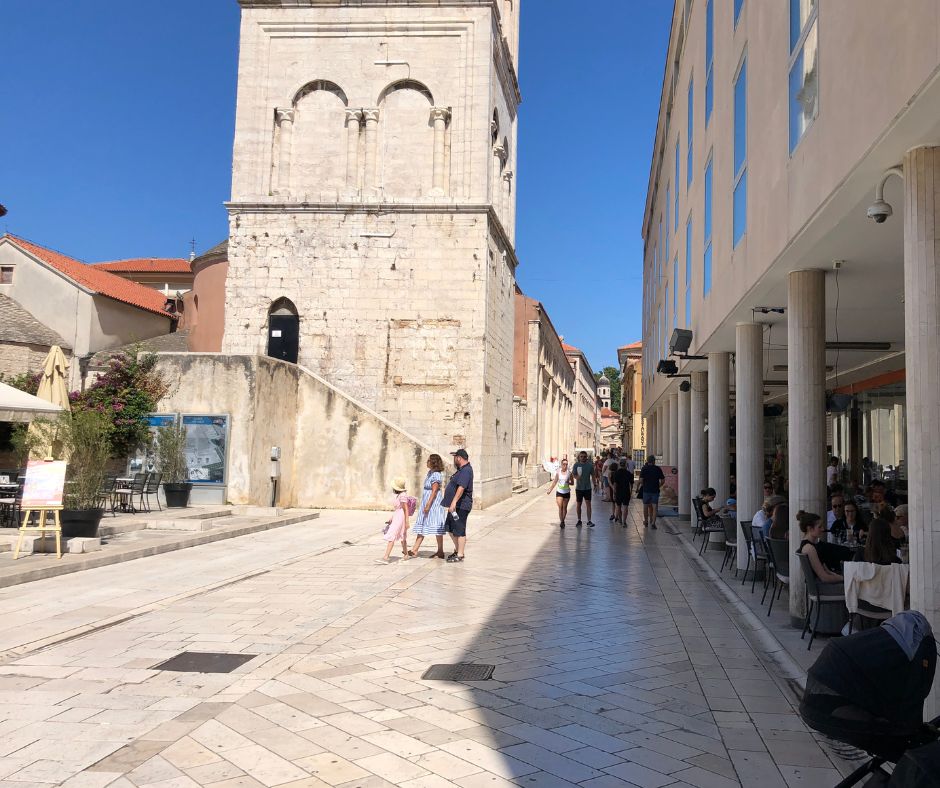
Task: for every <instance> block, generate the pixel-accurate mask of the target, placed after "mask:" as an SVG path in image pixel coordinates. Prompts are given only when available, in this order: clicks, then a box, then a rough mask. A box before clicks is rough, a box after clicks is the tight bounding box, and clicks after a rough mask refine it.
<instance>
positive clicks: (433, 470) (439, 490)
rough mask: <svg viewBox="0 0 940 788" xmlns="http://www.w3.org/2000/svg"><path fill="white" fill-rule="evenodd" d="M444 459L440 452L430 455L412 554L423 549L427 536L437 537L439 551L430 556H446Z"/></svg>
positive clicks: (416, 521) (415, 526) (416, 520)
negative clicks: (422, 545)
mask: <svg viewBox="0 0 940 788" xmlns="http://www.w3.org/2000/svg"><path fill="white" fill-rule="evenodd" d="M443 487H444V460H442V459H441V455H440V454H432V455H431V456H430V457H428V475H427V476H425V477H424V492H423V493H422V495H421V505H420V506H419V507H418V517H417V519H415V525H414V529H413V532H414V535H415V543H414V547H413V548H412V549H411V555H413V556H416V555H417V554H418V550H420V549H421V543H422V542H424V537H425V536H433V537H435V538H436V539H437V552H436V553H431V555H430V556H429V557H430V558H444V557H445V556H444V526H445V525H446V523H445V520H446V519H447V510H446V509H445V508H444V507H443V506H441V501H442V500H443V499H444V491H443Z"/></svg>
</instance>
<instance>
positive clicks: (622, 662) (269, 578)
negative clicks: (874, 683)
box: [0, 491, 839, 788]
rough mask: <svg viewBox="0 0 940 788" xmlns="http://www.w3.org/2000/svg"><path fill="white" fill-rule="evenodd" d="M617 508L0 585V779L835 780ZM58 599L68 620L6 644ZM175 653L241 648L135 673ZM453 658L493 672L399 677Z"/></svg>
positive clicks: (254, 540)
mask: <svg viewBox="0 0 940 788" xmlns="http://www.w3.org/2000/svg"><path fill="white" fill-rule="evenodd" d="M636 504H637V502H636V501H634V503H633V504H632V508H631V522H630V523H629V527H627V528H622V527H620V526H619V525H612V524H610V523H609V522H608V510H607V507H606V505H604V504H601V505H599V507H598V509H599V510H600V511H598V512H597V513H596V517H595V520H596V522H597V527H596V528H593V529H592V528H587V527H586V526H585V527H583V528H576V527H575V526H574V523H575V519H576V518H575V517H574V516H573V514H569V517H568V527H567V528H566V529H565V530H564V531H562V530H560V529H559V528H558V526H557V522H556V518H555V506H554V499H553V497H549V496H546V495H544V491H543V492H539V491H535V492H533V493H530V494H529V496H528V498H516V499H514V501H512V502H507V503H505V504H503V505H501V506H500V507H498V508H497V509H496V510H495V511H491V512H489V513H487V514H486V515H482V514H480V515H476V514H475V515H472V516H471V520H470V543H469V545H468V548H467V560H466V561H465V562H464V563H463V564H446V563H444V562H443V561H440V560H437V559H430V558H425V557H419V558H414V559H411V560H409V561H403V560H393V562H392V563H391V564H390V565H377V564H376V563H375V558H377V557H379V556H380V555H381V552H382V549H383V544H382V542H381V537H380V534H379V528H380V523H379V524H378V525H377V521H378V519H379V516H378V515H376V514H374V513H373V514H368V513H344V512H335V513H325V514H324V516H323V517H322V518H321V519H320V520H319V521H316V524H315V525H313V526H309V525H304V524H301V525H296V526H288V527H286V528H282V529H278V530H277V531H275V532H269V533H267V534H261V535H258V536H255V537H243V538H241V539H234V540H230V541H227V542H220V543H217V544H212V545H206V546H203V547H200V548H193V549H192V550H188V551H184V552H182V553H174V554H168V555H164V556H156V557H153V558H148V559H142V560H140V561H133V562H130V563H127V564H123V565H120V566H118V567H103V568H101V569H93V570H89V571H87V572H83V573H81V574H79V575H70V576H65V577H60V578H52V579H50V580H46V581H42V582H40V583H33V584H28V585H25V586H20V587H17V588H15V589H6V590H5V591H4V592H3V593H2V594H0V612H2V613H3V614H4V625H5V626H6V627H7V629H8V630H9V633H10V634H9V635H8V636H7V643H8V645H11V646H12V645H15V646H16V647H17V648H19V649H20V651H19V652H18V653H14V651H13V650H12V649H8V650H7V652H6V653H7V659H6V661H5V662H4V663H3V664H2V667H0V720H2V721H0V734H2V736H0V786H39V785H46V786H48V785H50V784H52V785H65V786H69V787H70V788H73V787H74V786H82V787H83V788H98V787H99V786H106V785H110V786H121V787H122V788H126V787H127V786H141V787H143V786H148V787H150V786H159V788H176V787H177V786H179V787H181V788H183V787H185V786H194V785H211V786H216V787H217V788H235V787H236V786H259V785H260V786H275V785H278V786H280V785H287V786H295V787H299V786H324V785H332V786H384V785H399V786H408V787H409V788H419V787H423V786H427V787H428V788H434V787H435V786H445V785H459V786H465V787H466V788H473V787H474V786H501V785H522V786H569V785H583V786H591V787H592V788H607V786H611V787H612V786H641V788H659V787H660V786H686V785H693V786H699V787H700V788H710V787H711V786H716V787H720V786H736V785H746V786H752V785H755V786H756V785H760V786H761V788H774V787H775V786H787V785H793V786H795V785H799V786H831V785H833V784H835V783H836V782H838V779H839V776H838V773H837V771H836V770H835V768H834V767H833V764H832V762H831V761H830V760H829V758H828V756H827V753H826V751H825V750H824V749H823V748H822V747H820V746H819V745H818V744H817V743H816V741H815V738H814V736H813V735H812V734H811V733H810V732H808V731H807V730H806V729H805V728H804V726H803V725H802V723H801V722H800V720H799V717H798V716H797V714H796V713H795V711H794V710H793V708H792V706H791V705H790V703H789V701H788V699H787V697H788V696H787V695H786V694H785V693H784V692H783V691H782V690H781V688H780V687H778V685H777V683H776V682H775V681H774V679H773V678H772V677H771V675H770V673H769V672H768V671H767V670H765V668H764V666H763V665H762V664H761V661H760V658H759V657H758V656H757V655H755V653H754V651H752V650H751V648H750V647H749V646H748V644H747V641H746V640H745V639H744V638H743V637H742V635H741V633H740V632H739V631H738V629H737V628H736V627H735V625H734V622H733V621H732V619H731V618H730V617H729V615H728V613H726V611H725V606H724V605H723V603H722V601H721V598H720V596H719V595H718V594H717V593H715V590H714V588H712V587H710V586H709V584H708V583H707V582H706V580H705V579H703V576H702V575H701V574H700V573H699V572H698V571H697V570H696V568H695V566H694V563H693V562H692V560H691V558H690V556H689V553H688V552H687V551H686V549H685V548H684V547H683V546H682V545H681V543H680V541H679V539H680V537H677V536H675V535H673V534H672V533H671V532H670V530H671V529H667V528H664V527H661V528H660V529H659V530H657V531H646V532H644V529H643V527H642V524H641V523H640V508H639V506H637V505H636ZM572 508H573V507H572ZM500 514H503V515H505V516H503V517H502V518H501V519H500V518H499V515H500ZM243 540H251V541H243ZM432 541H433V540H432ZM347 543H348V544H347ZM447 546H448V547H449V544H448V545H447ZM422 552H423V553H424V554H429V553H430V552H431V547H430V545H427V544H426V545H425V549H424V550H423V551H422ZM393 555H396V553H393ZM181 569H183V570H184V571H181ZM83 594H87V595H88V598H87V599H86V600H85V601H84V602H80V601H78V600H79V598H80V597H81V595H83ZM64 600H68V604H67V605H66V606H67V607H68V610H69V615H72V616H77V618H76V621H77V622H79V623H77V624H76V625H75V628H73V629H68V626H69V625H71V624H72V623H74V622H72V620H71V619H68V620H67V621H66V622H65V623H63V624H62V626H60V627H59V628H58V630H56V631H58V632H59V633H60V636H59V638H58V640H59V642H56V643H55V644H54V645H50V646H47V647H45V648H44V649H37V650H33V651H29V650H28V649H29V648H30V646H29V644H30V643H33V642H35V641H36V639H33V640H30V638H29V635H28V632H29V628H30V627H31V626H33V624H32V623H31V621H37V622H39V621H48V620H49V618H50V617H55V616H61V615H64V614H63V613H62V606H63V601H64ZM111 600H118V602H116V603H115V604H111ZM79 612H80V615H79ZM17 615H18V616H19V618H14V619H12V621H13V623H10V621H11V619H9V618H8V616H17ZM105 625H106V626H105ZM17 629H22V631H23V632H25V633H26V635H25V636H20V637H14V636H13V633H14V631H16V630H17ZM48 630H49V628H48V626H46V627H45V629H44V631H43V635H44V636H45V637H46V638H47V639H48V640H51V641H55V640H56V636H55V635H54V634H52V635H50V634H49V631H48ZM24 644H25V645H24ZM182 651H202V652H225V653H240V654H254V655H257V656H256V657H255V658H254V659H251V660H249V661H247V662H246V663H244V664H243V665H241V666H240V667H238V668H236V669H235V670H234V671H233V672H231V673H211V674H209V673H184V672H170V671H159V670H154V669H153V668H154V666H155V665H157V664H158V663H160V662H162V661H164V660H166V659H169V658H171V657H173V656H175V655H177V654H179V653H180V652H182ZM458 662H474V663H484V664H490V665H495V666H496V669H495V674H494V679H493V680H490V681H483V682H476V683H466V684H460V683H446V682H432V681H422V680H421V675H422V673H423V672H424V671H425V670H426V669H427V668H428V667H429V666H430V665H432V664H437V663H458Z"/></svg>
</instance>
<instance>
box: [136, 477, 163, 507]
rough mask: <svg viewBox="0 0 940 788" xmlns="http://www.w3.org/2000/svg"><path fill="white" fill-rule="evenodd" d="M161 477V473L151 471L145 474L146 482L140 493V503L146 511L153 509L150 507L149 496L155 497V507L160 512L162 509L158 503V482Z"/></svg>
mask: <svg viewBox="0 0 940 788" xmlns="http://www.w3.org/2000/svg"><path fill="white" fill-rule="evenodd" d="M162 479H163V474H162V473H151V474H148V475H147V483H146V484H145V485H144V490H143V493H141V496H140V503H141V506H143V507H145V508H146V510H147V511H148V512H152V511H153V509H151V508H150V498H151V496H152V497H154V498H156V499H157V508H158V509H159V510H160V511H161V512H162V511H163V507H162V506H161V505H160V482H161V480H162Z"/></svg>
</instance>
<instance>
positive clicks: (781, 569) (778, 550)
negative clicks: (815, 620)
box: [761, 538, 790, 618]
mask: <svg viewBox="0 0 940 788" xmlns="http://www.w3.org/2000/svg"><path fill="white" fill-rule="evenodd" d="M764 541H765V543H766V544H767V560H768V561H770V566H771V569H772V571H773V580H774V585H773V588H772V589H771V592H770V604H769V605H768V606H767V616H768V618H769V617H770V612H771V611H772V610H773V609H774V602H775V601H776V600H777V599H780V595H781V594H782V593H783V589H784V586H786V588H787V593H789V591H790V542H789V541H787V540H786V539H770V538H768V539H765V540H764ZM766 593H767V591H766V589H765V590H764V594H766ZM761 604H764V600H763V598H761Z"/></svg>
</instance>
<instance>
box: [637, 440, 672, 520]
mask: <svg viewBox="0 0 940 788" xmlns="http://www.w3.org/2000/svg"><path fill="white" fill-rule="evenodd" d="M665 483H666V474H664V473H663V469H662V468H660V467H659V466H658V465H656V457H654V456H653V455H652V454H651V455H650V456H649V457H647V458H646V465H644V466H643V467H642V468H641V469H640V492H641V493H642V495H643V527H644V528H646V527H651V528H653V530H655V529H656V518H657V517H659V491H660V490H661V489H662V488H663V485H664V484H665Z"/></svg>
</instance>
